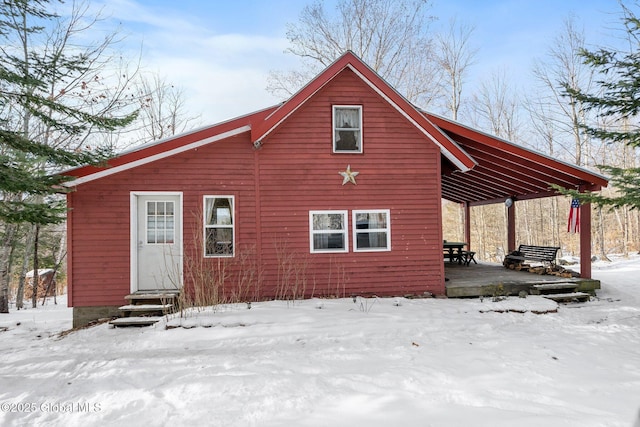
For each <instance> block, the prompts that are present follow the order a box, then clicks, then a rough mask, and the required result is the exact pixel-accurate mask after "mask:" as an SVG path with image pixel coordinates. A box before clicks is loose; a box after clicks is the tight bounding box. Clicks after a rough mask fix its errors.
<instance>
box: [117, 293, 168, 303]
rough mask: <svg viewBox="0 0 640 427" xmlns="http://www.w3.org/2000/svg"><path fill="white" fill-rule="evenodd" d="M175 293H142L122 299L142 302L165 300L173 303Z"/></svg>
mask: <svg viewBox="0 0 640 427" xmlns="http://www.w3.org/2000/svg"><path fill="white" fill-rule="evenodd" d="M178 295H179V294H178V293H177V292H167V293H159V292H153V293H144V294H129V295H127V296H125V297H124V299H126V300H129V301H136V300H137V301H144V300H167V301H173V300H175V299H176V298H178Z"/></svg>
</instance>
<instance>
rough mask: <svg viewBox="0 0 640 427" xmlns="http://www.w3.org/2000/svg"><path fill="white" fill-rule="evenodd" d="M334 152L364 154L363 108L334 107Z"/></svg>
mask: <svg viewBox="0 0 640 427" xmlns="http://www.w3.org/2000/svg"><path fill="white" fill-rule="evenodd" d="M333 152H334V153H362V106H359V105H334V106H333Z"/></svg>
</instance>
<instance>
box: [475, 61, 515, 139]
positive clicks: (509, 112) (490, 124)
mask: <svg viewBox="0 0 640 427" xmlns="http://www.w3.org/2000/svg"><path fill="white" fill-rule="evenodd" d="M471 111H472V116H473V118H472V121H473V123H474V125H475V126H476V127H478V128H479V129H486V130H487V132H490V133H492V134H493V135H496V136H499V137H501V138H504V139H506V140H509V141H513V142H515V141H517V140H518V139H519V132H521V125H520V122H519V111H520V104H519V102H518V101H517V94H516V90H515V89H514V88H513V85H512V84H511V83H510V82H509V79H508V78H507V73H506V71H504V70H501V71H494V72H493V73H492V74H491V77H490V80H489V81H487V82H484V83H482V84H481V85H480V89H479V91H478V92H477V93H476V94H475V95H474V96H473V104H472V107H471Z"/></svg>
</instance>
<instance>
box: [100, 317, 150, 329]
mask: <svg viewBox="0 0 640 427" xmlns="http://www.w3.org/2000/svg"><path fill="white" fill-rule="evenodd" d="M160 320H162V317H158V316H151V317H119V318H117V319H113V320H112V321H110V322H109V324H110V325H113V326H115V327H118V326H151V325H153V324H155V323H158V322H159V321H160Z"/></svg>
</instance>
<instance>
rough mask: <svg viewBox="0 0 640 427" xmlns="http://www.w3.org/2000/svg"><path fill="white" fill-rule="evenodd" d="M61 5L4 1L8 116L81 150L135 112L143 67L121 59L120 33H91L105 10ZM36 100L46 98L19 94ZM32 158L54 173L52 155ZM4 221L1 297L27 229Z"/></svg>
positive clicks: (11, 197) (12, 128)
mask: <svg viewBox="0 0 640 427" xmlns="http://www.w3.org/2000/svg"><path fill="white" fill-rule="evenodd" d="M53 7H54V4H50V3H48V2H43V1H33V2H24V1H11V2H9V1H6V2H4V3H3V4H2V13H3V19H2V21H1V22H0V24H1V26H2V31H0V33H1V35H2V38H3V43H2V45H1V46H0V52H1V53H2V68H3V76H9V75H11V76H20V78H14V79H13V80H9V79H5V80H4V81H5V82H6V83H5V87H3V90H6V92H3V94H5V95H7V96H5V97H3V103H2V104H3V105H2V111H1V112H2V119H1V121H2V125H3V128H4V130H6V131H8V132H12V133H14V134H17V133H19V134H20V135H21V137H22V138H24V140H28V141H32V142H33V143H35V144H38V145H40V146H43V147H45V146H48V147H51V148H53V149H55V150H64V151H66V152H68V153H78V152H82V151H84V149H85V148H95V147H96V145H97V142H96V139H94V137H95V135H96V133H98V132H100V131H102V132H105V131H109V130H112V129H114V128H117V127H118V126H121V125H123V124H126V123H128V122H129V121H130V120H131V119H132V118H133V116H134V113H135V110H136V108H137V106H136V105H135V104H134V103H132V102H131V98H130V97H128V96H127V91H128V90H129V88H130V81H131V80H130V79H131V77H132V75H135V73H136V71H137V70H136V69H134V70H133V71H130V70H128V69H126V68H125V67H121V66H120V65H121V64H122V62H121V61H120V60H119V58H118V57H117V54H115V52H114V50H113V48H114V46H115V45H116V44H117V43H118V41H119V39H118V36H117V32H114V33H111V34H108V35H106V36H105V37H104V38H103V39H101V40H97V41H95V40H94V41H87V34H88V33H89V32H90V31H91V30H92V29H93V28H94V26H96V24H97V23H98V22H99V21H100V17H99V16H89V15H88V10H89V6H88V3H81V2H74V3H72V5H71V8H70V9H69V11H68V13H67V14H66V15H65V16H64V17H62V16H60V15H57V14H56V13H54V12H53V11H52V10H47V9H45V8H49V9H52V8H53ZM8 94H14V95H15V94H21V95H20V96H13V97H11V96H8ZM29 99H38V100H40V101H41V102H40V101H39V103H35V102H31V101H27V102H26V103H25V102H21V101H19V100H29ZM36 104H37V105H36ZM25 164H26V165H28V166H26V167H27V168H28V169H29V170H30V171H32V173H33V175H34V176H38V175H47V174H50V173H51V172H52V171H51V170H50V166H49V165H50V164H51V162H50V159H49V158H47V157H46V156H41V157H33V158H30V159H29V162H28V163H26V162H25ZM43 198H44V196H42V195H38V194H36V195H32V196H30V198H29V199H26V198H25V192H24V191H20V192H8V191H5V192H3V193H2V199H3V200H2V201H3V202H11V203H29V204H30V205H31V206H36V205H38V206H44V205H45V203H44V201H43ZM47 205H48V203H47ZM43 212H44V211H43ZM2 225H3V229H4V234H3V237H2V242H1V246H0V264H2V270H1V271H0V291H1V292H0V300H1V301H5V300H6V299H7V295H8V287H9V280H10V271H11V267H12V260H13V257H12V256H11V253H12V251H13V249H14V248H15V247H16V242H18V241H19V240H21V239H22V238H24V237H25V236H23V235H22V234H21V233H20V232H19V231H20V230H19V227H18V224H17V223H14V222H12V221H7V222H6V223H5V224H2ZM27 230H28V233H36V234H35V235H33V236H31V235H30V236H28V237H27V238H26V240H27V241H33V242H37V241H38V235H37V227H35V231H34V228H33V227H29V228H27ZM34 248H35V245H34ZM37 267H38V260H37V257H34V269H37ZM36 274H37V273H36ZM5 309H8V307H4V304H3V307H0V311H1V312H6V311H7V310H5Z"/></svg>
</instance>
